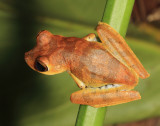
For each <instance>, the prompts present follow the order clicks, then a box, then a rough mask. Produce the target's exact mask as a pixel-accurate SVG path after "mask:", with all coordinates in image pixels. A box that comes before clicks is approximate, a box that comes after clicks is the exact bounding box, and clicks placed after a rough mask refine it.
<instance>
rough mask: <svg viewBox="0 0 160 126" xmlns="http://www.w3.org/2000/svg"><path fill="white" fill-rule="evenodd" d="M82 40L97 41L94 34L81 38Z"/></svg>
mask: <svg viewBox="0 0 160 126" xmlns="http://www.w3.org/2000/svg"><path fill="white" fill-rule="evenodd" d="M83 39H85V40H87V41H90V42H93V41H97V38H96V35H95V34H94V33H90V34H88V35H87V36H85V37H83Z"/></svg>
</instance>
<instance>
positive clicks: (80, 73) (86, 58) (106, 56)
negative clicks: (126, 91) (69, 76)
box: [70, 40, 137, 86]
mask: <svg viewBox="0 0 160 126" xmlns="http://www.w3.org/2000/svg"><path fill="white" fill-rule="evenodd" d="M72 51H73V50H72ZM70 60H71V63H70V71H71V72H72V73H73V74H74V75H75V76H76V77H77V78H79V79H80V80H82V81H83V82H84V83H85V84H86V85H87V84H88V85H92V86H94V85H96V86H97V85H98V84H103V83H104V84H106V83H123V84H135V83H136V82H135V81H136V80H137V77H136V75H135V72H134V71H132V70H131V69H129V68H128V67H126V66H125V65H124V64H122V63H121V62H119V61H118V60H117V59H116V58H115V57H113V56H112V55H111V54H110V53H109V52H108V51H107V50H106V49H105V48H104V47H103V46H102V44H101V43H98V42H88V41H80V40H78V41H76V43H75V47H74V53H73V55H72V56H71V57H70Z"/></svg>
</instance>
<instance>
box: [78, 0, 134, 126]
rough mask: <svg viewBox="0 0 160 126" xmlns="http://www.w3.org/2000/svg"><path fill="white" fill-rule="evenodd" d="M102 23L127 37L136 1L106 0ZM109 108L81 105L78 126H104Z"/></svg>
mask: <svg viewBox="0 0 160 126" xmlns="http://www.w3.org/2000/svg"><path fill="white" fill-rule="evenodd" d="M106 1H107V2H106V7H105V10H104V15H103V18H102V22H105V23H107V24H109V25H111V26H112V27H113V28H114V29H115V30H116V31H117V32H119V33H120V34H121V35H122V36H123V37H125V35H126V31H127V27H128V23H129V20H130V16H131V12H132V8H133V4H134V0H106ZM106 110H107V107H102V108H93V107H91V106H87V105H80V107H79V112H78V116H77V121H76V126H102V125H103V122H104V118H105V114H106Z"/></svg>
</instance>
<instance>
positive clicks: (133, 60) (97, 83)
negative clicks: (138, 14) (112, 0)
mask: <svg viewBox="0 0 160 126" xmlns="http://www.w3.org/2000/svg"><path fill="white" fill-rule="evenodd" d="M97 33H98V36H99V38H100V40H101V41H102V42H97V39H96V35H95V34H93V33H91V34H89V35H87V36H85V37H84V38H76V37H64V36H61V35H53V34H51V33H50V32H48V31H46V30H44V31H41V32H40V33H39V34H38V36H37V45H36V46H35V47H34V48H33V49H32V50H30V51H29V52H26V53H25V61H26V63H27V64H28V65H29V66H30V67H31V68H32V69H33V70H35V71H38V72H40V73H43V74H48V75H53V74H58V73H61V72H64V71H67V72H68V73H69V74H70V75H71V76H72V77H73V79H74V80H75V82H76V83H77V85H78V86H79V87H80V88H81V90H80V91H77V92H75V93H73V94H72V95H71V101H72V102H73V103H77V104H86V105H90V106H93V107H104V106H111V105H116V104H120V103H125V102H130V101H133V100H138V99H140V98H141V97H140V94H139V92H137V91H134V90H131V89H133V88H134V87H135V86H136V85H137V83H138V79H139V77H140V78H142V79H144V78H147V77H149V74H148V73H147V71H146V70H145V69H144V67H143V65H142V64H141V63H140V61H139V60H138V58H137V57H136V55H135V54H134V53H133V51H132V50H131V49H130V48H129V46H128V45H127V44H126V42H125V40H124V39H123V37H121V36H120V35H119V34H118V33H117V32H116V31H115V30H114V29H113V28H112V27H111V26H109V25H108V24H106V23H103V22H100V23H99V24H98V26H97Z"/></svg>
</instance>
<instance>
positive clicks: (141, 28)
mask: <svg viewBox="0 0 160 126" xmlns="http://www.w3.org/2000/svg"><path fill="white" fill-rule="evenodd" d="M104 7H105V0H85V1H82V0H45V1H40V0H0V68H1V82H0V126H74V123H75V121H76V115H77V112H78V107H79V105H75V104H72V103H71V102H70V94H71V93H72V92H74V91H77V90H79V88H78V87H77V85H76V84H75V82H74V81H73V80H72V78H71V77H70V76H69V75H68V74H67V73H62V74H58V75H54V76H46V75H42V74H40V73H38V72H35V71H33V70H31V69H30V68H29V67H28V66H27V64H26V63H25V61H24V53H25V52H26V51H29V50H30V49H31V48H33V47H34V45H35V42H36V35H37V33H38V32H39V31H41V30H44V29H46V30H49V31H50V32H52V33H53V34H59V35H63V36H76V37H83V36H85V35H86V34H88V33H91V32H94V33H95V27H96V25H97V22H98V21H100V20H101V18H102V15H103V10H104ZM159 24H160V23H159V22H158V23H156V25H155V23H145V24H144V23H139V24H138V25H135V24H134V23H130V25H129V28H128V33H127V38H126V41H127V42H128V44H129V46H130V47H131V48H132V49H133V51H134V52H135V54H136V55H137V56H138V58H139V59H140V60H141V62H142V64H143V65H144V66H145V68H146V69H147V71H148V72H149V73H150V74H151V76H150V78H148V79H145V80H141V79H140V82H139V85H138V86H137V87H136V90H138V91H139V92H140V93H141V95H142V100H139V101H134V102H130V103H126V104H122V105H117V106H111V107H108V111H107V115H106V119H105V124H117V123H125V122H131V121H137V120H141V119H145V118H151V117H156V116H160V91H159V90H160V77H159V76H160V37H159V35H160V27H159V26H160V25H159ZM155 26H156V27H155Z"/></svg>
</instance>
